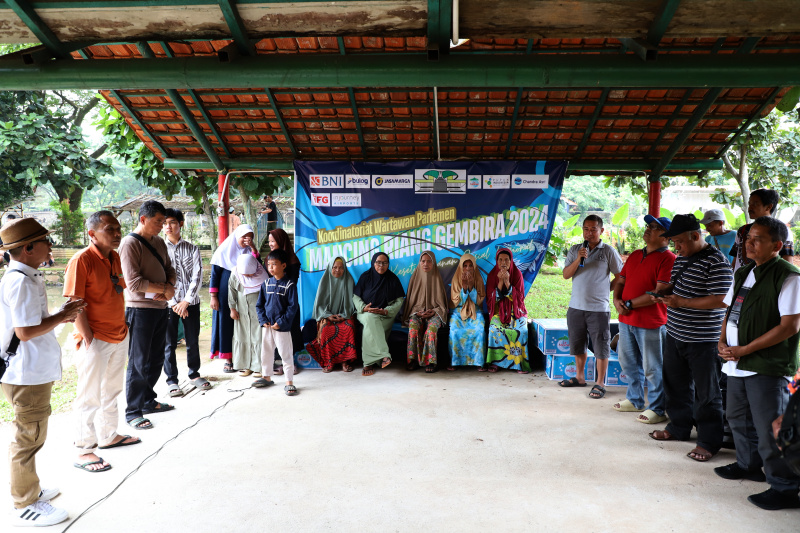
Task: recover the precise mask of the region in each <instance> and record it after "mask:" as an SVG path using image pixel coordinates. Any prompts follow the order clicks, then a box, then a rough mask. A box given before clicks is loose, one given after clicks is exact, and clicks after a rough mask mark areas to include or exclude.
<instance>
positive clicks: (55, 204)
mask: <svg viewBox="0 0 800 533" xmlns="http://www.w3.org/2000/svg"><path fill="white" fill-rule="evenodd" d="M50 207H52V208H53V211H55V212H56V214H57V215H58V219H57V220H56V222H55V224H53V227H52V230H53V231H54V232H55V233H56V235H58V237H59V243H60V244H62V245H64V246H75V245H79V244H83V224H84V219H83V213H82V212H81V211H80V210H78V211H72V210H71V209H70V205H69V200H62V201H60V202H59V201H57V200H53V201H52V202H50Z"/></svg>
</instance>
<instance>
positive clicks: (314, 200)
mask: <svg viewBox="0 0 800 533" xmlns="http://www.w3.org/2000/svg"><path fill="white" fill-rule="evenodd" d="M311 205H316V206H321V207H330V206H331V195H330V193H327V192H326V193H321V194H318V193H311Z"/></svg>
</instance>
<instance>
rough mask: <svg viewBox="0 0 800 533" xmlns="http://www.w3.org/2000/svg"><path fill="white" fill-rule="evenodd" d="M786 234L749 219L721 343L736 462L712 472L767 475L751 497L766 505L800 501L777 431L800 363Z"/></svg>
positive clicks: (794, 277)
mask: <svg viewBox="0 0 800 533" xmlns="http://www.w3.org/2000/svg"><path fill="white" fill-rule="evenodd" d="M787 238H788V230H787V229H786V225H785V224H783V223H782V222H781V221H779V220H776V219H774V218H772V217H770V216H762V217H760V218H757V219H756V220H755V222H753V224H752V225H751V227H750V230H749V232H748V234H747V238H746V241H745V243H746V244H745V245H746V247H747V250H746V251H747V257H748V258H749V259H750V260H751V262H750V264H748V265H745V266H743V267H742V268H740V269H739V270H738V271H737V272H736V276H735V279H734V284H733V286H732V287H731V288H730V289H729V290H728V294H727V295H726V296H725V299H724V300H723V301H724V302H725V303H726V304H727V305H728V306H730V307H729V310H728V313H727V315H726V317H725V321H724V322H723V328H722V334H721V335H720V340H719V344H718V350H719V356H720V357H721V358H722V359H724V360H725V361H726V362H725V364H724V366H723V369H722V370H723V372H725V373H726V374H727V375H728V390H727V397H728V401H727V404H728V405H727V414H728V423H729V424H730V426H731V431H732V432H733V439H734V442H735V443H736V462H735V463H731V464H729V465H726V466H721V467H718V468H715V469H714V472H715V473H716V474H717V475H719V476H720V477H722V478H725V479H732V480H740V479H747V480H751V481H764V480H766V481H767V483H769V485H770V488H769V489H768V490H766V491H765V492H762V493H759V494H753V495H751V496H749V497H748V498H747V499H748V500H749V501H750V502H751V503H752V504H754V505H756V506H758V507H760V508H762V509H766V510H781V509H794V508H798V507H800V498H798V490H800V476H797V474H795V473H794V472H792V470H791V468H790V467H789V465H788V464H787V463H786V461H785V460H783V459H782V458H781V457H780V453H779V451H778V448H777V445H776V444H775V440H774V438H773V435H772V421H773V420H775V419H776V418H778V416H779V415H781V414H783V412H784V411H785V410H786V405H787V403H788V401H789V391H788V390H787V387H786V385H787V384H788V383H789V380H790V379H791V376H792V375H793V374H794V373H795V372H796V371H797V367H798V364H799V363H800V360H799V359H798V345H800V269H797V268H796V267H795V266H793V265H791V264H789V263H788V262H786V261H783V260H781V259H780V258H779V257H778V253H779V252H780V250H781V248H782V247H783V242H784V241H785V240H786V239H787ZM762 465H763V467H764V473H762V472H761V467H762ZM765 474H766V475H765Z"/></svg>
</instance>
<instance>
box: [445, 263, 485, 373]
mask: <svg viewBox="0 0 800 533" xmlns="http://www.w3.org/2000/svg"><path fill="white" fill-rule="evenodd" d="M484 298H486V289H485V288H484V286H483V277H481V273H480V270H478V262H477V261H476V260H475V256H473V255H472V254H464V255H462V256H461V259H460V260H459V261H458V267H457V268H456V272H455V274H453V281H452V282H451V285H450V307H452V308H453V316H452V317H451V318H450V342H449V346H450V366H449V367H447V369H448V370H454V367H456V366H477V367H479V369H481V368H482V367H483V365H484V362H485V361H486V337H485V335H484V333H485V327H486V318H485V317H484V316H483V311H481V304H483V299H484Z"/></svg>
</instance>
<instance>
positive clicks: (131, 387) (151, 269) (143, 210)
mask: <svg viewBox="0 0 800 533" xmlns="http://www.w3.org/2000/svg"><path fill="white" fill-rule="evenodd" d="M166 213H167V211H166V209H164V206H163V205H162V204H160V203H159V202H156V201H154V200H148V201H147V202H145V203H143V204H142V206H141V207H140V208H139V225H138V226H136V229H135V230H133V232H132V233H130V234H128V235H127V236H126V237H123V239H122V242H121V243H120V246H119V257H120V259H121V262H122V273H123V274H124V276H125V301H126V308H125V322H127V324H128V330H129V332H130V340H129V345H128V372H127V375H126V379H125V396H126V398H127V400H128V406H127V408H126V409H125V420H126V421H127V422H128V425H129V426H131V427H133V428H136V429H151V428H152V427H153V424H152V423H151V422H150V420H148V419H147V418H145V417H144V415H147V414H155V413H163V412H166V411H171V410H173V409H174V407H173V406H172V405H168V404H166V403H160V402H158V401H156V397H157V395H156V392H155V390H154V387H155V386H156V383H158V378H159V377H160V376H161V368H162V366H163V365H164V349H165V346H166V343H167V323H168V317H169V315H168V310H167V301H169V300H170V299H171V298H172V297H173V296H174V295H175V278H176V275H175V269H174V268H173V267H172V262H171V261H170V258H169V253H168V252H167V245H166V244H164V241H163V240H162V239H161V237H159V236H158V234H159V233H160V232H161V229H162V228H163V227H164V220H166Z"/></svg>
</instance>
